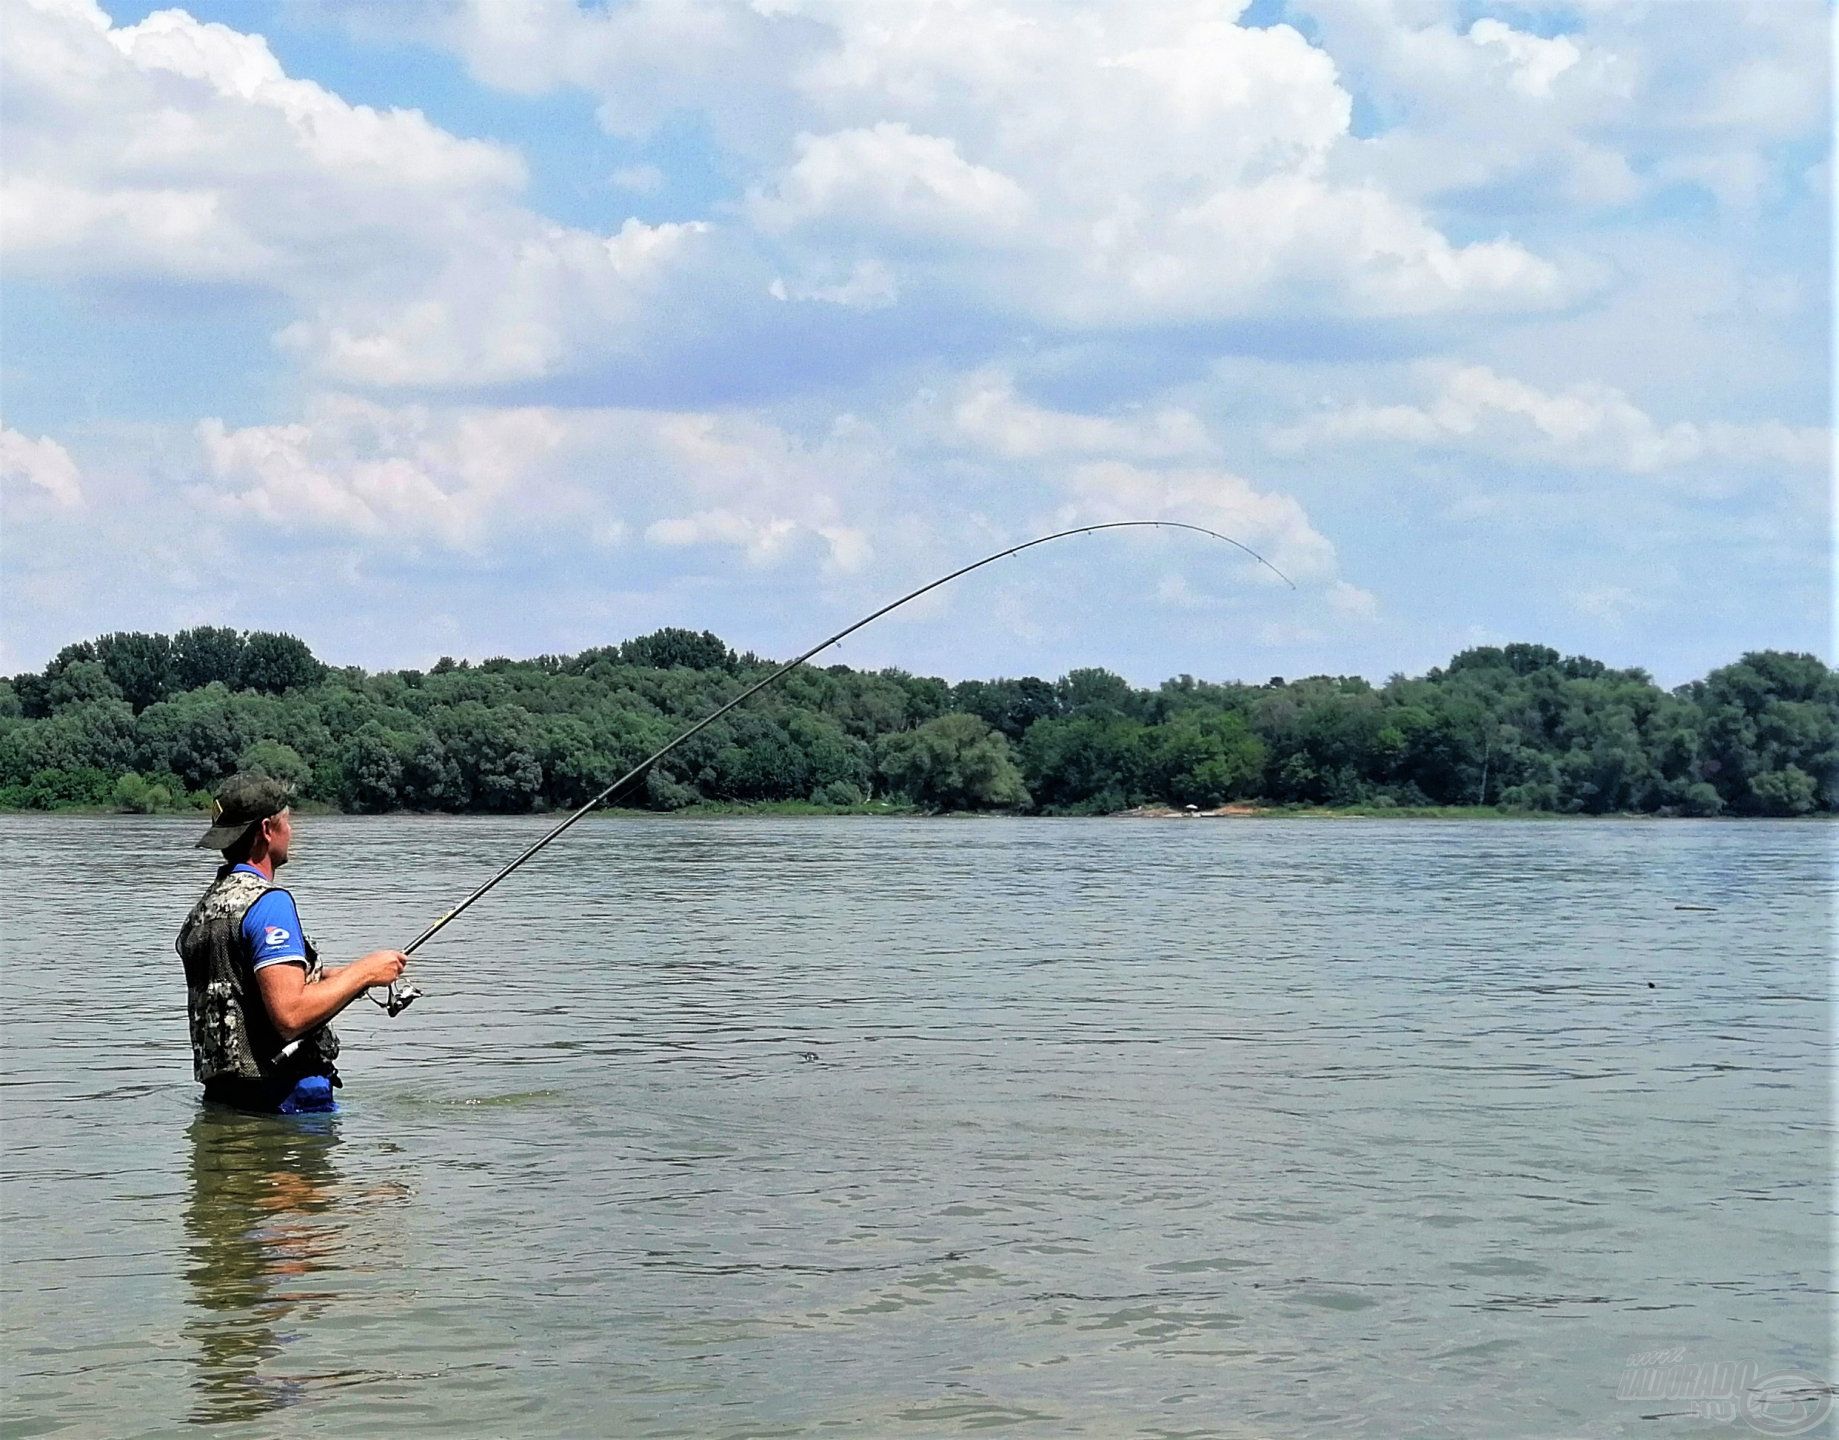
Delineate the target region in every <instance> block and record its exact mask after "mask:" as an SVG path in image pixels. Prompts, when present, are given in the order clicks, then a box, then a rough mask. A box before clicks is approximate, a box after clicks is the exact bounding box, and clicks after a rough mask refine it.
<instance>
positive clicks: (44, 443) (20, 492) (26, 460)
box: [0, 428, 84, 510]
mask: <svg viewBox="0 0 1839 1440" xmlns="http://www.w3.org/2000/svg"><path fill="white" fill-rule="evenodd" d="M0 482H3V483H4V484H5V486H6V489H7V491H8V492H9V493H10V495H11V496H12V497H13V498H14V499H15V500H20V499H30V498H32V497H33V495H34V493H36V495H37V497H38V498H41V499H48V500H49V501H50V502H51V503H52V504H53V505H55V506H57V507H58V508H60V509H63V510H76V509H80V508H81V507H82V505H83V503H84V501H83V478H82V476H81V475H80V474H79V473H78V472H77V465H76V461H74V460H72V459H71V458H70V452H69V451H68V450H66V449H65V448H64V447H63V446H62V445H60V444H58V443H57V441H55V440H53V439H52V438H51V437H50V436H49V435H41V436H39V437H38V439H36V440H33V439H30V438H29V437H27V436H25V435H21V434H20V433H19V432H18V431H17V430H13V429H8V428H0Z"/></svg>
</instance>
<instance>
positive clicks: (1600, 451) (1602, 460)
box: [1268, 364, 1831, 474]
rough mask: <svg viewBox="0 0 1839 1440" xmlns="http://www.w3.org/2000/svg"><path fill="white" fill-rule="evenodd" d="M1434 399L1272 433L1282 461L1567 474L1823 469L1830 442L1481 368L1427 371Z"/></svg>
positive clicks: (1359, 407)
mask: <svg viewBox="0 0 1839 1440" xmlns="http://www.w3.org/2000/svg"><path fill="white" fill-rule="evenodd" d="M1421 374H1422V376H1423V379H1424V380H1425V381H1426V382H1427V387H1426V388H1428V389H1429V390H1430V391H1431V394H1430V395H1429V397H1428V398H1427V399H1424V400H1422V401H1420V402H1418V403H1415V404H1410V403H1403V404H1382V405H1375V404H1370V403H1367V402H1357V403H1355V404H1351V405H1346V406H1342V407H1339V408H1335V409H1332V410H1328V411H1326V412H1324V413H1321V414H1318V415H1312V416H1310V417H1308V418H1306V419H1304V420H1302V421H1299V422H1297V423H1295V424H1292V425H1289V426H1284V427H1280V428H1278V429H1275V430H1273V431H1272V432H1271V433H1270V435H1269V437H1268V439H1269V443H1270V445H1271V447H1272V448H1273V449H1274V450H1276V451H1277V452H1278V453H1280V454H1300V453H1303V452H1306V451H1309V450H1313V449H1316V448H1319V447H1326V446H1346V445H1353V444H1359V443H1362V442H1365V441H1373V440H1377V441H1382V442H1389V443H1394V444H1401V445H1410V446H1419V447H1425V448H1430V449H1453V450H1464V451H1471V452H1475V453H1480V454H1487V455H1496V456H1501V457H1505V458H1511V459H1517V460H1522V461H1531V462H1539V463H1544V464H1553V465H1560V466H1565V467H1575V468H1587V469H1609V470H1620V471H1623V472H1625V473H1628V474H1652V473H1655V472H1663V471H1671V470H1676V469H1680V468H1683V467H1688V466H1693V465H1699V464H1702V463H1710V462H1718V463H1720V464H1729V465H1734V466H1740V467H1743V468H1745V469H1752V468H1754V469H1780V468H1784V467H1785V468H1789V469H1794V470H1803V471H1804V470H1820V469H1823V468H1824V467H1825V465H1826V464H1827V461H1828V458H1829V454H1830V449H1831V436H1830V434H1829V433H1828V432H1827V431H1826V430H1823V429H1819V428H1816V427H1812V426H1791V425H1784V424H1782V423H1780V422H1778V421H1766V422H1762V423H1753V424H1735V423H1731V422H1728V421H1687V420H1680V421H1673V422H1671V423H1664V422H1661V421H1657V420H1655V419H1654V418H1653V416H1651V415H1649V414H1648V413H1647V412H1646V411H1645V410H1643V409H1641V408H1640V407H1639V406H1637V405H1636V404H1635V403H1634V402H1633V401H1631V400H1630V399H1629V398H1628V396H1627V395H1625V394H1623V393H1622V392H1621V391H1620V390H1617V389H1615V388H1614V387H1612V386H1608V385H1600V384H1589V383H1579V384H1575V385H1570V386H1566V387H1565V388H1564V389H1562V390H1558V391H1548V390H1541V389H1539V388H1538V387H1537V386H1534V385H1530V384H1527V383H1526V382H1525V381H1522V380H1516V379H1513V378H1511V377H1509V376H1505V375H1500V374H1497V373H1496V372H1494V371H1493V370H1491V369H1489V368H1488V367H1486V366H1482V365H1448V364H1443V365H1430V366H1425V367H1422V370H1421Z"/></svg>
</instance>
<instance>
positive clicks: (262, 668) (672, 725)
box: [0, 626, 1839, 815]
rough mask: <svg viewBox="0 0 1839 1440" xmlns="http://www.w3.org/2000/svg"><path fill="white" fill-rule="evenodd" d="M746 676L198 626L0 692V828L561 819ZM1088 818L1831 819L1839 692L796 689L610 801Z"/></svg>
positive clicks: (1445, 685)
mask: <svg viewBox="0 0 1839 1440" xmlns="http://www.w3.org/2000/svg"><path fill="white" fill-rule="evenodd" d="M766 664H767V662H765V661H762V660H760V659H758V658H757V657H755V656H751V655H736V654H735V653H734V652H732V651H731V650H729V648H728V647H727V646H726V645H724V644H723V643H722V642H721V641H720V640H719V639H717V638H716V637H715V636H713V635H710V634H707V633H706V632H705V633H702V634H696V633H693V632H690V631H686V630H661V631H658V632H657V633H655V634H652V635H646V636H642V637H640V638H639V639H636V640H629V641H627V642H625V643H624V644H622V645H616V646H606V647H603V648H599V649H594V650H588V651H584V652H583V653H581V654H579V655H544V656H539V657H538V658H537V659H535V660H527V661H511V660H504V659H498V660H487V661H485V662H484V663H483V664H480V665H469V664H467V663H465V662H464V661H462V662H459V663H455V662H453V661H451V660H442V661H441V662H440V663H439V664H437V665H436V666H435V667H434V668H433V669H432V670H431V671H429V672H427V673H423V672H421V671H415V670H400V671H393V672H388V673H384V674H376V675H371V674H366V673H365V672H364V671H362V670H358V669H336V668H331V667H328V666H326V665H324V664H322V663H320V662H319V661H318V660H317V659H315V658H314V656H313V655H312V653H311V652H310V651H309V650H308V648H307V647H306V646H305V645H303V644H302V643H301V642H300V641H298V640H296V639H294V638H292V637H291V636H287V635H274V634H266V633H262V632H254V633H250V634H241V633H239V632H237V631H234V630H228V629H223V628H220V627H213V626H205V627H201V628H198V629H194V630H187V631H185V632H183V633H181V634H178V635H174V636H170V637H168V636H165V635H143V634H117V635H105V636H102V637H101V638H100V639H97V640H93V641H85V642H83V643H81V644H77V645H70V646H67V647H66V648H65V649H64V650H63V651H61V652H60V653H59V654H58V656H57V657H56V658H55V659H54V660H52V661H51V663H50V664H49V665H47V666H46V667H45V668H44V670H43V671H42V672H39V673H37V674H26V675H18V676H15V677H14V678H13V679H12V680H11V681H0V805H4V806H8V807H11V808H33V809H55V808H60V807H66V806H115V807H118V808H123V809H128V810H160V809H168V808H174V807H177V806H183V805H187V804H196V803H199V792H200V791H203V790H206V789H208V788H209V787H211V786H213V785H215V784H216V782H217V781H218V780H220V779H221V778H222V777H223V776H225V775H226V774H229V773H230V772H231V771H233V770H236V769H238V768H245V769H261V770H264V771H266V772H267V773H269V774H272V775H275V776H278V777H280V778H283V779H286V780H290V781H292V782H294V783H295V784H297V785H298V786H299V788H300V792H301V793H302V795H303V796H305V797H306V798H307V799H309V800H317V801H321V802H324V803H325V804H328V805H331V806H336V807H338V808H340V809H344V810H353V811H383V810H396V809H413V810H454V811H458V810H469V811H473V810H478V811H496V812H519V811H529V810H538V809H553V808H557V807H565V806H573V805H577V804H579V803H581V802H582V801H584V800H585V799H587V798H588V797H589V796H590V795H592V794H593V793H594V792H595V791H596V790H597V789H598V788H599V787H600V786H601V785H603V784H605V783H606V782H607V781H608V780H610V779H611V778H613V777H614V776H616V775H618V774H619V773H620V772H621V771H622V770H624V769H626V768H628V767H629V766H631V765H633V764H635V763H637V762H638V761H639V760H640V759H642V758H643V757H644V756H645V755H647V754H648V753H650V752H651V751H652V750H653V749H655V748H656V747H657V746H659V745H661V744H663V743H664V742H665V741H666V740H668V739H669V738H670V737H671V736H672V735H674V734H676V733H677V732H678V731H679V730H681V729H682V728H683V727H684V726H685V725H686V724H687V723H688V722H689V721H691V720H693V719H697V718H700V717H701V716H702V715H704V714H706V713H707V712H708V711H710V710H712V709H714V708H715V707H716V706H717V705H719V704H720V703H721V702H723V701H724V700H727V699H729V698H731V697H732V696H733V695H735V694H736V693H738V692H739V691H740V689H741V688H742V687H743V686H745V685H746V684H747V683H748V682H749V681H750V680H752V679H754V678H757V677H758V676H759V675H760V674H762V673H764V667H765V666H766ZM877 797H878V798H882V799H897V800H900V801H903V802H906V803H910V804H914V805H918V806H920V807H923V808H929V809H955V810H980V809H1015V810H1039V811H1045V812H1049V813H1057V814H1068V813H1071V814H1090V813H1102V812H1107V811H1113V810H1119V809H1123V808H1125V807H1127V806H1130V805H1134V804H1140V803H1145V802H1157V803H1165V804H1170V805H1177V806H1181V805H1196V806H1200V807H1203V808H1208V807H1212V806H1217V805H1219V804H1222V803H1224V802H1227V801H1232V800H1260V801H1267V802H1276V803H1293V804H1322V805H1340V806H1348V805H1377V806H1419V805H1489V806H1501V807H1506V808H1512V809H1525V810H1544V811H1556V812H1587V813H1603V812H1621V811H1639V812H1650V813H1669V814H1685V815H1716V814H1721V813H1729V814H1738V815H1804V814H1809V813H1814V812H1827V813H1830V812H1832V811H1834V810H1835V809H1839V673H1835V672H1834V671H1832V670H1830V669H1829V668H1828V667H1827V666H1826V665H1825V664H1824V663H1822V662H1821V661H1820V660H1819V659H1817V658H1816V657H1814V656H1812V655H1793V654H1784V653H1779V652H1773V651H1763V652H1757V653H1754V654H1750V655H1746V656H1744V657H1743V659H1741V660H1740V661H1738V662H1737V663H1736V664H1734V665H1727V666H1724V667H1723V668H1722V669H1719V670H1716V671H1714V672H1712V674H1710V675H1708V676H1707V677H1706V678H1705V679H1703V680H1700V681H1695V682H1693V683H1692V684H1690V685H1685V686H1681V687H1680V688H1679V689H1677V690H1674V691H1671V692H1669V691H1666V690H1662V689H1660V688H1659V687H1657V686H1656V685H1655V684H1654V683H1653V682H1652V681H1651V680H1650V679H1649V678H1648V676H1647V675H1646V674H1645V673H1644V672H1642V671H1640V670H1611V669H1609V668H1608V667H1606V666H1604V665H1602V664H1600V663H1598V662H1597V661H1594V660H1588V659H1584V658H1581V657H1575V656H1572V657H1561V656H1560V655H1559V654H1558V653H1557V652H1556V651H1555V650H1551V649H1548V648H1547V647H1545V646H1540V645H1508V646H1505V647H1494V646H1489V647H1484V648H1480V649H1474V650H1467V651H1464V652H1463V653H1462V654H1460V655H1458V656H1456V658H1455V659H1454V660H1452V661H1451V662H1450V663H1449V665H1448V666H1447V667H1445V668H1442V669H1435V670H1432V671H1431V672H1430V673H1429V674H1427V675H1425V676H1423V677H1421V678H1418V679H1408V678H1406V677H1404V676H1395V677H1394V678H1393V679H1391V680H1389V681H1388V682H1387V683H1386V684H1384V685H1381V686H1374V685H1372V684H1370V683H1368V682H1367V681H1365V680H1362V679H1358V678H1350V677H1333V676H1315V677H1312V678H1310V679H1306V680H1297V681H1290V682H1285V681H1284V680H1283V679H1281V678H1278V679H1273V680H1271V681H1269V682H1268V683H1266V684H1262V685H1243V684H1213V683H1208V682H1204V681H1199V680H1195V679H1193V678H1191V677H1189V676H1185V675H1184V676H1182V677H1181V678H1179V679H1177V680H1170V681H1167V682H1165V683H1164V684H1163V685H1162V686H1161V687H1159V688H1158V689H1155V690H1138V689H1135V688H1133V687H1132V686H1130V685H1129V684H1127V683H1126V682H1125V681H1124V680H1122V679H1120V678H1119V677H1118V676H1116V675H1113V674H1111V673H1110V672H1108V671H1105V670H1075V671H1073V672H1072V673H1071V674H1069V675H1066V676H1064V677H1063V678H1061V679H1059V680H1056V681H1047V680H1039V679H1033V678H1028V679H1021V680H970V681H965V682H964V683H962V684H958V685H950V684H947V683H946V682H945V681H943V680H936V679H928V678H924V677H921V676H915V675H909V674H906V673H904V672H902V671H899V670H883V671H879V672H876V673H872V674H871V673H867V672H861V671H855V670H851V669H849V668H847V667H845V666H841V665H837V666H832V667H830V668H828V669H810V668H807V669H805V670H802V671H798V672H795V673H793V674H792V675H791V676H789V677H787V678H786V679H785V680H784V681H783V682H781V683H780V684H779V685H777V686H775V687H774V688H772V689H771V690H769V691H766V692H764V693H763V694H761V695H760V696H759V697H758V698H757V699H755V700H754V701H752V702H750V703H749V704H747V705H746V706H743V707H742V708H741V709H739V710H737V711H736V712H735V713H734V714H732V715H730V716H728V717H726V718H725V719H723V720H721V721H719V722H718V723H716V724H715V725H713V726H711V727H709V728H708V729H707V730H705V731H703V732H702V733H701V734H700V735H698V736H696V737H695V738H694V739H693V740H691V741H690V742H689V743H688V744H686V745H685V746H683V747H682V748H681V749H680V750H678V751H676V752H674V753H673V754H672V755H671V756H670V757H669V758H668V759H667V760H666V761H665V762H664V763H663V764H662V765H660V766H659V767H658V768H657V769H655V770H654V771H653V772H652V773H651V774H650V775H649V776H648V777H647V779H646V782H645V784H644V785H643V787H642V788H641V789H640V790H639V791H638V792H637V793H636V794H635V795H633V796H632V797H630V798H629V799H628V800H627V801H626V802H625V803H628V804H633V805H642V806H646V807H649V808H653V809H676V808H680V807H682V806H685V805H690V804H694V803H697V802H702V801H718V802H755V801H808V802H813V803H816V804H819V805H826V806H850V805H857V804H862V803H865V802H867V801H869V800H871V799H874V798H877Z"/></svg>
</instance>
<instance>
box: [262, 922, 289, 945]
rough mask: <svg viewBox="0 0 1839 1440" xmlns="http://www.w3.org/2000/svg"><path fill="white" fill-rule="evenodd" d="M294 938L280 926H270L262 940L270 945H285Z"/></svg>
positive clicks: (263, 933)
mask: <svg viewBox="0 0 1839 1440" xmlns="http://www.w3.org/2000/svg"><path fill="white" fill-rule="evenodd" d="M293 938H294V937H293V936H292V935H290V934H288V932H287V931H285V930H283V929H282V928H281V927H280V926H279V925H270V926H268V927H267V928H266V929H265V930H264V931H263V932H262V939H263V941H264V942H265V943H267V944H269V945H285V944H287V942H288V941H289V940H292V939H293Z"/></svg>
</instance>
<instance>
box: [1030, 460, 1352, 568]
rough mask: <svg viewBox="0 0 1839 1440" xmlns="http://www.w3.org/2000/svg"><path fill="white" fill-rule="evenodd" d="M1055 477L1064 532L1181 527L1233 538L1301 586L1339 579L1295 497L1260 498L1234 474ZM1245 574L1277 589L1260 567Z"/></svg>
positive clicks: (1078, 469)
mask: <svg viewBox="0 0 1839 1440" xmlns="http://www.w3.org/2000/svg"><path fill="white" fill-rule="evenodd" d="M1054 475H1055V478H1056V479H1057V480H1058V483H1059V485H1060V486H1061V488H1062V489H1063V490H1064V491H1065V492H1066V495H1067V497H1068V503H1066V504H1065V505H1063V506H1062V507H1061V509H1060V510H1059V512H1058V519H1059V520H1060V521H1061V522H1063V523H1065V524H1067V525H1080V524H1099V523H1102V522H1105V521H1110V520H1182V521H1186V522H1188V523H1190V524H1194V525H1200V526H1202V527H1204V528H1206V529H1209V530H1217V531H1220V532H1221V533H1222V534H1225V535H1228V536H1230V537H1231V538H1232V539H1234V540H1237V541H1239V542H1240V543H1241V544H1243V545H1245V546H1247V547H1248V548H1250V549H1251V550H1253V551H1255V552H1257V553H1258V554H1259V555H1261V556H1262V557H1263V558H1264V559H1265V560H1267V561H1269V562H1270V563H1271V564H1272V565H1274V566H1275V567H1276V568H1277V569H1278V570H1280V571H1282V572H1283V573H1284V574H1286V575H1288V576H1289V577H1290V578H1291V579H1292V580H1295V581H1297V582H1298V583H1319V582H1323V581H1328V580H1331V579H1332V578H1333V576H1334V571H1335V549H1334V546H1333V545H1332V544H1331V543H1330V542H1329V541H1328V539H1327V538H1326V537H1325V536H1324V535H1322V534H1321V533H1320V532H1319V531H1318V530H1317V529H1316V528H1315V527H1314V525H1312V524H1311V523H1310V521H1309V516H1308V513H1307V512H1306V511H1305V510H1304V509H1303V507H1302V505H1301V504H1299V503H1298V502H1297V501H1296V499H1295V498H1294V497H1292V496H1289V495H1284V494H1280V493H1277V492H1275V491H1261V490H1258V489H1256V488H1255V487H1254V486H1253V485H1252V484H1251V482H1250V481H1248V480H1246V479H1245V478H1244V477H1242V476H1239V475H1235V474H1233V473H1232V472H1231V471H1229V470H1221V469H1214V468H1197V467H1172V468H1166V469H1165V468H1151V467H1147V466H1141V465H1132V464H1128V463H1126V462H1124V461H1118V460H1113V461H1091V462H1087V463H1084V464H1078V465H1074V466H1072V467H1071V468H1070V469H1068V470H1067V471H1066V472H1065V473H1064V475H1061V474H1060V473H1059V472H1054ZM1248 564H1249V562H1248ZM1246 574H1247V576H1248V578H1251V579H1253V580H1255V581H1256V582H1257V583H1259V584H1264V583H1267V582H1268V583H1270V584H1277V583H1279V582H1278V581H1277V579H1276V577H1274V576H1272V575H1271V573H1270V572H1269V571H1268V570H1266V569H1264V568H1263V567H1262V566H1254V567H1252V568H1248V569H1247V570H1246Z"/></svg>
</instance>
